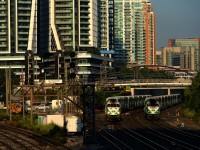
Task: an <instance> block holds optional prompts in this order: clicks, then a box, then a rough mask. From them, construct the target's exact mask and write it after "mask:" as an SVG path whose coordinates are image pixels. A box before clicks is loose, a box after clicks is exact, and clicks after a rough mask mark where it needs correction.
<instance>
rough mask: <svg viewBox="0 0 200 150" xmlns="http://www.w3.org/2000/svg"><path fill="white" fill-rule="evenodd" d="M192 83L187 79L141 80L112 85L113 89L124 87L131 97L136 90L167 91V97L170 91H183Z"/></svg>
mask: <svg viewBox="0 0 200 150" xmlns="http://www.w3.org/2000/svg"><path fill="white" fill-rule="evenodd" d="M191 83H192V81H191V80H190V79H189V80H187V79H175V80H172V79H161V80H160V79H159V80H158V79H143V80H129V81H128V80H127V81H120V82H118V83H116V82H115V83H114V84H113V86H115V87H126V89H127V90H130V92H131V95H135V91H136V90H156V89H157V90H167V91H168V92H167V93H168V95H170V94H171V90H184V89H185V88H186V87H187V86H189V85H191Z"/></svg>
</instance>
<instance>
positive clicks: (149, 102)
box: [147, 99, 159, 106]
mask: <svg viewBox="0 0 200 150" xmlns="http://www.w3.org/2000/svg"><path fill="white" fill-rule="evenodd" d="M158 105H159V104H158V102H157V101H156V100H155V99H150V100H149V101H148V103H147V106H158Z"/></svg>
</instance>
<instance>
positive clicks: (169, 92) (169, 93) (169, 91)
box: [168, 87, 171, 96]
mask: <svg viewBox="0 0 200 150" xmlns="http://www.w3.org/2000/svg"><path fill="white" fill-rule="evenodd" d="M169 95H171V90H170V87H168V96H169Z"/></svg>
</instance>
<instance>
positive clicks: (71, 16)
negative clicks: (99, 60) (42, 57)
mask: <svg viewBox="0 0 200 150" xmlns="http://www.w3.org/2000/svg"><path fill="white" fill-rule="evenodd" d="M40 18H41V19H40V30H41V31H46V32H40V33H41V35H40V41H41V42H40V43H41V44H40V46H41V50H43V51H44V50H45V52H48V53H49V52H50V53H55V51H57V50H63V51H67V50H72V49H74V50H75V49H76V50H77V51H78V50H79V51H82V50H84V49H81V48H82V47H84V48H85V47H92V48H97V42H98V39H97V38H98V24H97V19H98V18H97V0H78V1H73V0H51V1H49V0H42V1H41V2H40Z"/></svg>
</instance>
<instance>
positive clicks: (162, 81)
mask: <svg viewBox="0 0 200 150" xmlns="http://www.w3.org/2000/svg"><path fill="white" fill-rule="evenodd" d="M125 83H192V81H191V80H190V79H137V80H107V84H125Z"/></svg>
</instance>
